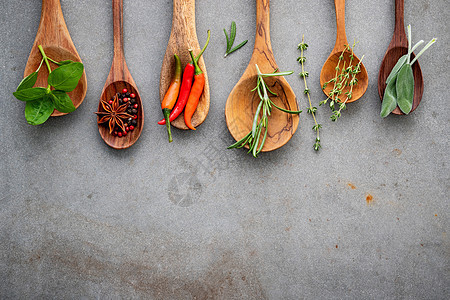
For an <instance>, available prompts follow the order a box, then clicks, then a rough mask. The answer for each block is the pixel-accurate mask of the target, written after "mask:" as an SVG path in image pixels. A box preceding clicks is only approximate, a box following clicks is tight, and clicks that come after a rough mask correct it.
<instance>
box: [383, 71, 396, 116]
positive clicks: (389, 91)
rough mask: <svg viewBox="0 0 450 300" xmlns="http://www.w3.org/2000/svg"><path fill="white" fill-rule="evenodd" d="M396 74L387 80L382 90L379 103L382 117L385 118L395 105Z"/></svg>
mask: <svg viewBox="0 0 450 300" xmlns="http://www.w3.org/2000/svg"><path fill="white" fill-rule="evenodd" d="M396 82H397V75H395V76H394V77H393V78H392V79H391V81H389V83H388V85H387V86H386V89H385V90H384V96H383V102H382V103H381V113H380V116H381V117H382V118H386V117H387V116H388V115H389V114H390V113H391V112H392V111H393V110H394V109H395V108H396V107H397V89H396Z"/></svg>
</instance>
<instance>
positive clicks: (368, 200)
mask: <svg viewBox="0 0 450 300" xmlns="http://www.w3.org/2000/svg"><path fill="white" fill-rule="evenodd" d="M372 201H373V196H372V195H371V194H367V196H366V202H367V205H371V204H372Z"/></svg>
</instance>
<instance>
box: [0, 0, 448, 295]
mask: <svg viewBox="0 0 450 300" xmlns="http://www.w3.org/2000/svg"><path fill="white" fill-rule="evenodd" d="M1 2H2V7H3V9H2V13H1V14H0V32H1V33H2V34H1V47H0V57H1V64H0V67H1V72H0V76H1V77H0V81H1V82H2V84H3V86H4V87H5V90H4V93H3V99H2V101H0V109H1V112H2V118H0V127H1V130H0V140H1V147H0V154H1V163H0V166H1V171H0V172H1V173H0V174H1V175H0V176H1V177H0V179H1V183H0V190H1V198H0V199H1V200H0V201H1V202H0V298H1V299H14V298H21V299H30V298H31V299H33V298H41V299H43V298H55V299H61V298H75V299H80V298H81V299H96V298H98V299H111V298H115V299H117V298H147V299H445V298H448V296H449V290H448V289H449V286H450V279H449V276H450V272H449V249H450V247H449V246H450V245H449V239H448V235H447V230H448V228H449V222H448V213H449V158H450V157H449V151H448V147H449V126H448V125H449V117H448V113H447V110H446V106H447V105H448V91H447V87H448V82H449V81H450V78H449V73H448V69H447V68H448V67H449V56H448V49H449V36H450V30H449V22H448V18H449V17H450V14H449V11H450V4H449V2H448V1H446V0H434V1H431V0H416V1H412V0H406V1H405V23H406V24H408V23H410V24H412V32H413V40H414V41H418V40H419V39H424V40H426V41H428V40H430V39H431V38H432V37H435V36H436V37H438V42H437V44H435V45H433V46H432V48H431V49H430V50H428V52H427V53H425V54H424V55H423V56H422V57H421V58H420V63H421V67H422V72H423V77H424V81H425V91H424V94H423V99H422V102H421V104H420V106H419V108H418V109H417V110H416V111H415V112H413V113H412V114H411V115H409V116H406V117H397V116H389V117H388V118H386V119H381V118H380V117H379V111H380V108H381V103H380V100H379V97H378V92H377V77H378V69H379V67H380V62H381V59H382V58H383V56H384V53H385V50H386V48H387V46H388V44H389V42H390V39H391V36H392V32H393V27H394V1H393V0H378V1H372V0H348V1H347V4H346V22H347V36H348V39H349V41H353V40H354V39H356V40H358V41H359V42H360V43H359V45H358V46H357V48H356V53H357V55H358V56H359V57H361V56H362V55H363V54H365V56H366V58H365V59H364V64H365V66H366V68H367V71H368V73H369V77H370V79H369V88H368V90H367V92H366V94H365V96H364V97H363V98H362V99H361V100H359V101H357V102H355V103H352V104H351V105H348V110H347V111H345V112H344V113H343V116H342V117H341V119H340V120H339V121H338V122H336V123H332V122H331V121H330V120H329V115H330V111H329V110H328V108H325V107H320V108H319V110H318V115H317V116H318V119H319V122H320V123H321V124H322V126H323V129H322V131H321V139H322V147H323V148H322V149H321V150H320V152H319V153H316V152H314V150H313V148H312V145H313V143H314V133H313V131H312V130H311V127H312V126H313V121H312V119H311V116H310V115H308V114H306V113H305V112H306V98H305V97H304V95H303V94H302V91H303V83H302V82H301V81H300V79H299V77H298V76H297V75H291V76H289V77H287V80H288V81H289V83H290V84H291V86H292V88H293V89H294V91H295V92H296V94H297V97H298V101H299V104H300V106H301V107H302V109H303V110H304V111H305V112H304V113H303V114H302V115H301V119H300V127H299V129H298V131H297V132H296V134H295V135H294V137H293V138H292V140H291V141H290V142H289V143H288V144H286V145H285V146H284V147H283V148H281V149H279V150H277V151H274V152H271V153H264V154H262V155H261V156H260V157H259V158H258V159H254V158H252V157H251V156H249V155H247V154H246V153H245V151H239V150H227V149H226V147H227V146H228V145H230V144H231V143H233V142H234V141H233V139H232V137H231V135H230V134H229V133H228V131H227V128H226V124H225V116H224V107H225V101H226V99H227V96H228V94H229V92H230V91H231V89H232V88H233V86H234V85H235V83H236V82H237V81H238V79H239V78H240V76H241V75H242V73H243V72H244V69H245V67H246V66H247V64H248V61H249V59H250V56H251V52H252V49H253V42H254V31H255V14H256V10H255V1H254V0H227V1H217V0H198V1H197V3H196V16H197V20H196V23H197V33H198V36H199V41H200V44H201V45H202V44H203V43H204V42H205V39H206V31H207V29H211V32H212V38H211V43H210V46H209V48H208V50H207V51H206V52H205V54H204V57H205V61H206V64H207V70H208V75H209V80H210V85H211V110H210V112H209V116H208V118H207V120H206V121H205V123H204V124H203V125H201V126H200V127H199V130H197V131H196V132H184V131H179V130H173V131H174V142H173V143H172V144H169V143H167V141H166V139H167V136H166V132H165V129H164V128H163V127H160V126H157V125H156V122H157V121H158V120H159V119H160V117H161V111H160V106H159V96H158V89H159V73H160V68H161V61H162V58H163V55H164V52H165V48H166V44H167V41H168V38H169V34H170V28H171V18H172V2H171V1H169V0H155V1H146V0H133V1H127V0H125V1H124V2H125V3H124V6H125V7H124V10H125V21H124V32H125V54H126V60H127V63H128V66H129V69H130V71H131V73H132V75H133V78H134V79H135V81H136V84H137V86H138V88H139V90H140V93H141V97H142V99H143V101H144V105H145V106H144V108H145V127H144V131H143V133H142V135H141V138H140V139H139V141H138V142H137V143H136V144H135V145H134V146H133V147H131V148H129V149H127V150H122V151H116V150H113V149H111V148H109V147H108V146H107V145H106V144H105V143H104V142H103V140H102V139H101V138H100V136H99V134H98V130H97V124H96V117H95V115H94V114H93V112H94V111H96V109H97V105H98V99H99V97H100V94H101V90H102V87H103V85H104V82H105V80H106V76H107V74H108V72H109V69H110V66H111V61H112V47H113V40H112V10H111V4H110V1H102V0H89V1H88V0H79V1H70V0H61V4H62V9H63V13H64V16H65V19H66V23H67V26H68V29H69V32H70V33H71V36H72V39H73V41H74V43H75V45H76V47H77V50H78V52H79V54H80V56H81V57H82V59H83V62H84V63H85V67H86V72H87V78H88V91H87V96H86V99H85V100H84V103H83V104H82V105H81V106H80V107H79V109H78V110H77V111H76V112H74V113H71V114H70V115H68V116H65V117H59V118H52V119H51V120H49V121H48V122H46V123H45V124H44V125H41V126H37V127H33V126H30V125H28V124H27V123H26V121H25V119H24V116H23V111H24V107H25V105H24V103H22V102H20V101H18V100H16V99H15V98H14V97H13V96H12V92H13V91H14V90H15V88H16V86H17V85H18V83H19V82H20V80H21V78H22V75H23V70H24V68H25V64H26V61H27V58H28V54H29V52H30V49H31V46H32V43H33V40H34V37H35V34H36V31H37V28H38V24H39V18H40V9H41V2H40V1H37V0H36V1H28V0H17V1H6V0H2V1H1ZM233 20H234V21H236V23H237V37H236V42H240V41H242V40H244V39H248V40H249V42H248V44H247V45H246V46H245V47H244V48H242V49H240V50H239V51H237V52H235V53H233V54H231V55H230V56H229V57H227V58H226V59H224V58H223V57H222V56H223V53H224V51H225V48H226V43H225V37H224V34H223V31H222V29H223V28H227V30H229V26H230V24H231V21H233ZM335 30H336V25H335V12H334V4H333V1H331V0H321V1H304V0H302V1H298V0H272V1H271V36H272V44H273V50H274V53H275V57H276V60H277V62H278V65H279V66H280V69H281V70H283V71H284V70H294V71H295V73H298V72H300V71H299V70H300V69H299V68H300V66H299V65H298V63H297V62H296V58H297V57H298V56H299V52H298V51H297V44H298V43H299V42H300V40H301V36H302V34H304V35H305V38H306V41H307V43H308V44H309V48H308V50H307V52H306V56H307V63H306V68H307V70H308V71H309V73H310V77H309V78H308V79H309V80H308V82H309V85H310V89H311V95H312V98H313V102H314V103H315V104H316V105H317V104H318V102H319V101H320V100H323V94H322V92H321V89H320V85H319V74H320V70H321V67H322V64H323V62H324V61H325V59H326V58H327V56H328V54H329V53H330V51H331V49H332V48H333V45H334V41H335ZM370 197H373V200H372V201H368V199H370Z"/></svg>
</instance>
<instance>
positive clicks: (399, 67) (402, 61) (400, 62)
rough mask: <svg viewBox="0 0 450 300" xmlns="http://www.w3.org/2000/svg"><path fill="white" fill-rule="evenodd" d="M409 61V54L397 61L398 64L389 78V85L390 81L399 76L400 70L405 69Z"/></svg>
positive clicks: (387, 81)
mask: <svg viewBox="0 0 450 300" xmlns="http://www.w3.org/2000/svg"><path fill="white" fill-rule="evenodd" d="M407 59H408V54H405V55H403V56H402V57H400V58H399V59H398V61H397V63H396V64H395V66H394V67H393V68H392V71H391V73H390V74H389V76H388V78H387V79H386V84H388V83H389V81H391V79H392V78H393V77H394V76H396V75H397V73H398V71H400V69H401V68H402V67H403V65H404V64H405V63H406V60H407Z"/></svg>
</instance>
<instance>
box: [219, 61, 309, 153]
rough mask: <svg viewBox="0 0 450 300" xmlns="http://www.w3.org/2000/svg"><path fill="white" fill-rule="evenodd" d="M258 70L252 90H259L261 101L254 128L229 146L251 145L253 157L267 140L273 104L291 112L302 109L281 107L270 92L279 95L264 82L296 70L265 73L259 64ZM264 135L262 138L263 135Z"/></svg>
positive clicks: (298, 112)
mask: <svg viewBox="0 0 450 300" xmlns="http://www.w3.org/2000/svg"><path fill="white" fill-rule="evenodd" d="M255 66H256V71H257V72H258V73H257V74H258V79H257V83H256V87H255V88H254V89H253V90H252V92H254V91H257V93H258V96H259V99H260V102H259V104H258V107H257V108H256V112H255V116H254V117H253V124H252V130H251V131H250V132H249V133H248V134H247V135H246V136H244V137H243V138H242V139H241V140H239V141H237V142H236V143H234V144H233V145H231V146H229V147H228V149H232V148H242V147H244V146H245V145H248V146H249V150H248V153H250V152H251V153H252V155H253V157H257V156H258V154H259V153H260V152H261V150H262V148H263V146H264V142H265V141H266V137H267V126H268V124H269V116H270V114H271V112H272V106H274V107H275V108H277V109H279V110H281V111H283V112H285V113H289V114H300V113H301V112H302V111H292V110H287V109H284V108H281V107H279V106H277V105H276V104H275V103H273V101H272V100H271V99H270V97H269V93H270V94H271V95H274V96H277V94H276V93H274V92H272V91H271V90H270V89H269V87H268V86H267V84H266V83H265V82H264V78H265V77H272V76H285V75H290V74H292V73H294V72H292V71H290V72H276V70H275V72H274V73H268V74H263V73H261V71H260V70H259V67H258V65H257V64H256V65H255ZM263 131H264V136H263V138H262V140H261V135H262V134H263Z"/></svg>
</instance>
